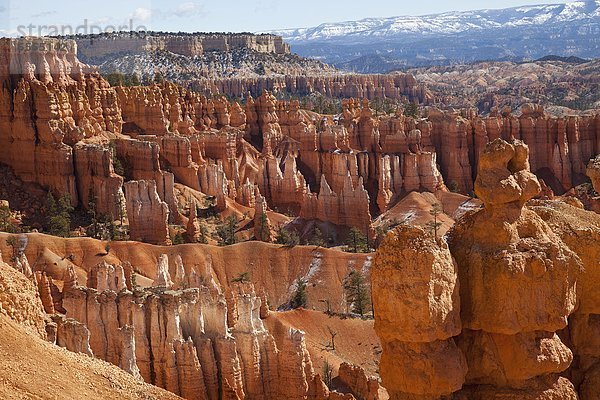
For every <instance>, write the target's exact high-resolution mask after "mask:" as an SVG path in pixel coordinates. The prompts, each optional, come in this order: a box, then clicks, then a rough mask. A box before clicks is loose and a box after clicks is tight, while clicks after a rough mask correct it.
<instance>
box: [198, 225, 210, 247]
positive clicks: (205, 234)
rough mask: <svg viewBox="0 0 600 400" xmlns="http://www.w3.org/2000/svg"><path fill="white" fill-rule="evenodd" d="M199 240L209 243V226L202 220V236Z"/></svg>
mask: <svg viewBox="0 0 600 400" xmlns="http://www.w3.org/2000/svg"><path fill="white" fill-rule="evenodd" d="M198 242H199V243H202V244H208V228H207V227H206V224H205V223H204V222H203V221H200V238H199V239H198Z"/></svg>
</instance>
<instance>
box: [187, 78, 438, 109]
mask: <svg viewBox="0 0 600 400" xmlns="http://www.w3.org/2000/svg"><path fill="white" fill-rule="evenodd" d="M191 88H193V89H194V90H197V91H199V92H202V93H207V94H213V95H216V94H222V95H226V96H229V97H237V98H240V97H245V96H246V95H247V94H248V93H250V94H251V95H252V96H254V97H258V96H260V95H261V94H262V92H263V91H265V90H267V91H270V92H274V93H277V94H279V95H287V96H309V95H312V94H321V95H323V96H326V97H332V98H351V97H355V98H361V99H369V100H377V99H391V100H408V101H411V102H416V103H421V104H431V103H433V100H434V98H433V95H432V94H431V92H430V91H428V90H427V88H426V87H425V86H424V85H422V84H420V83H418V82H417V81H416V80H415V78H414V76H412V75H411V74H403V73H393V74H388V75H357V74H346V73H337V74H331V73H328V74H323V75H321V76H311V75H308V76H305V75H290V76H266V77H256V78H222V79H211V80H197V81H194V82H192V83H191Z"/></svg>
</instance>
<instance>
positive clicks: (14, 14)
mask: <svg viewBox="0 0 600 400" xmlns="http://www.w3.org/2000/svg"><path fill="white" fill-rule="evenodd" d="M561 3H568V1H560V0H559V1H539V0H533V1H527V0H496V1H489V2H486V4H485V5H483V4H481V2H478V1H472V0H459V1H456V2H454V3H453V4H452V5H450V3H448V2H442V1H433V2H428V3H423V4H418V3H412V4H408V5H402V4H398V2H394V1H391V0H373V1H370V2H368V3H360V4H348V3H345V2H343V1H341V0H332V1H329V2H322V1H316V0H305V1H302V2H297V3H293V4H290V3H286V4H282V3H281V2H277V1H274V0H257V1H255V2H252V3H250V2H240V3H239V4H235V6H234V7H232V6H231V2H229V3H222V2H221V3H220V2H211V3H206V2H200V1H195V2H194V1H181V2H167V1H164V0H155V1H140V0H133V1H130V2H127V4H123V2H117V1H116V0H105V1H104V2H97V3H89V4H86V5H85V6H83V5H81V3H79V4H78V5H79V7H77V6H78V5H73V2H68V1H63V0H58V1H55V2H53V3H52V4H48V3H47V2H45V1H42V0H30V1H28V2H27V4H25V3H23V2H21V1H7V0H0V35H2V36H15V35H17V36H19V35H21V34H24V32H25V33H27V34H29V33H32V34H34V35H38V34H39V33H42V34H49V33H50V34H53V33H54V32H53V30H55V29H57V28H58V29H62V27H68V29H71V31H72V33H77V32H80V33H98V32H90V31H91V30H92V29H91V26H92V25H93V26H95V28H94V29H95V30H98V29H100V30H107V28H108V27H115V28H117V29H116V30H129V29H130V28H131V29H134V30H135V29H138V28H139V29H142V28H143V29H145V30H155V31H171V32H179V31H182V32H202V31H204V32H261V31H271V30H281V29H292V28H304V27H312V26H318V25H320V24H323V23H328V22H343V21H354V20H360V19H364V18H384V17H394V16H402V15H427V14H437V13H443V12H448V11H467V10H477V9H483V8H486V9H487V8H508V7H516V6H528V5H537V4H561ZM86 25H87V31H84V30H83V29H84V28H83V26H86ZM78 27H79V28H80V29H79V30H78V31H77V32H76V30H77V28H78ZM118 28H121V29H118ZM68 29H67V30H64V31H63V32H58V33H69V31H68Z"/></svg>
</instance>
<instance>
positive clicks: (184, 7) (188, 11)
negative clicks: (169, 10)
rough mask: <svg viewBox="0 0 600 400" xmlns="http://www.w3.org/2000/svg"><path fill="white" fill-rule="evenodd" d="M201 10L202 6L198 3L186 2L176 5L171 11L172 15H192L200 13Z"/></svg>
mask: <svg viewBox="0 0 600 400" xmlns="http://www.w3.org/2000/svg"><path fill="white" fill-rule="evenodd" d="M203 12H204V10H203V7H202V6H201V5H200V4H198V3H193V2H187V3H181V4H180V5H178V6H177V8H175V10H174V11H173V15H174V16H176V17H189V16H192V15H198V14H202V13H203Z"/></svg>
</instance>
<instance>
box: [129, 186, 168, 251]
mask: <svg viewBox="0 0 600 400" xmlns="http://www.w3.org/2000/svg"><path fill="white" fill-rule="evenodd" d="M125 198H126V203H127V217H128V219H129V236H130V238H131V239H132V240H137V241H141V242H147V243H153V244H160V245H164V244H168V243H170V242H171V239H170V237H169V227H168V223H169V206H168V205H167V203H165V202H163V201H161V199H160V197H158V193H157V192H156V183H155V182H154V181H130V182H127V183H126V184H125Z"/></svg>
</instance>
